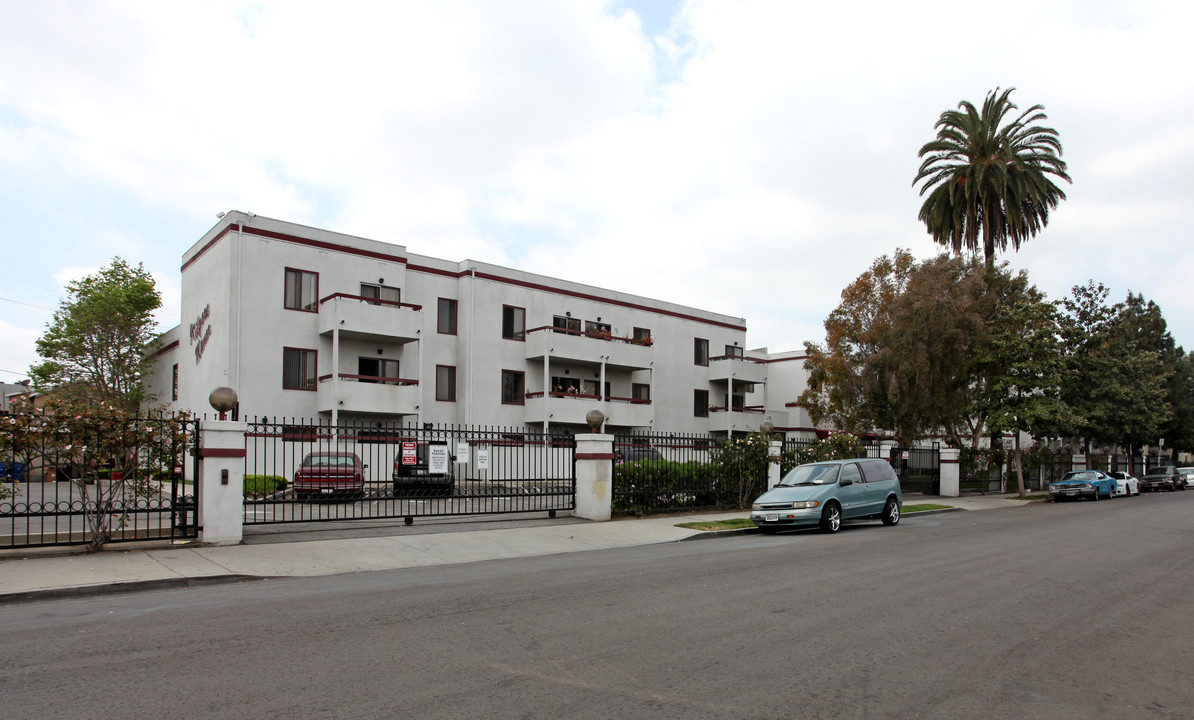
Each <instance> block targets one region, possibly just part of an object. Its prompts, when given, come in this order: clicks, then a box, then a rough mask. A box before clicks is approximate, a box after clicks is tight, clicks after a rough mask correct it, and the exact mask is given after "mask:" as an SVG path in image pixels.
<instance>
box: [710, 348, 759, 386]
mask: <svg viewBox="0 0 1194 720" xmlns="http://www.w3.org/2000/svg"><path fill="white" fill-rule="evenodd" d="M730 379H733V380H734V382H736V383H739V382H744V383H765V382H767V366H766V365H764V364H763V363H761V362H759V361H758V360H755V359H753V358H744V357H738V356H734V355H723V356H721V357H715V358H709V381H710V382H729V381H730Z"/></svg>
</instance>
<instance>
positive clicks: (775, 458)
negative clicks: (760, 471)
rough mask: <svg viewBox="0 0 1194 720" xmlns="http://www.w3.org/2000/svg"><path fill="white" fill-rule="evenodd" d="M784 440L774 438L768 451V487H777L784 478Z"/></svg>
mask: <svg viewBox="0 0 1194 720" xmlns="http://www.w3.org/2000/svg"><path fill="white" fill-rule="evenodd" d="M783 455H784V441H783V440H772V441H771V447H770V449H769V450H768V451H767V460H768V461H769V462H768V463H767V489H768V490H770V489H771V488H773V487H775V486H776V485H777V484H779V481H780V480H782V479H783V466H782V463H783Z"/></svg>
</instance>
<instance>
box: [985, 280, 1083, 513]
mask: <svg viewBox="0 0 1194 720" xmlns="http://www.w3.org/2000/svg"><path fill="white" fill-rule="evenodd" d="M1010 279H1011V280H1012V281H1011V282H1005V283H1001V284H1002V285H1003V286H1004V288H1006V289H1007V290H1009V291H1010V292H1009V293H1008V294H1007V296H1006V297H1005V301H1004V302H1003V303H1002V304H1001V305H1002V308H1003V312H1001V313H999V314H998V315H997V316H996V317H994V318H993V321H992V322H991V323H990V325H989V327H988V332H989V342H988V343H986V344H985V345H984V346H982V347H980V348H978V349H977V353H978V355H979V364H980V365H981V366H983V368H984V372H983V383H982V385H981V387H982V390H981V392H980V393H979V394H978V397H977V402H976V403H975V406H974V411H975V412H979V411H981V412H982V413H984V414H985V416H986V417H987V418H988V428H989V429H990V431H991V432H1010V433H1011V434H1012V447H1013V450H1014V453H1015V458H1016V478H1017V486H1018V491H1019V494H1020V497H1024V495H1025V484H1024V461H1023V448H1022V447H1021V444H1020V434H1021V433H1024V432H1027V433H1031V434H1033V435H1039V434H1047V429H1048V428H1052V427H1056V426H1058V425H1060V424H1064V423H1066V422H1068V421H1069V416H1070V409H1069V408H1068V407H1067V406H1066V404H1065V403H1063V402H1062V401H1061V397H1060V395H1061V377H1062V373H1063V371H1064V365H1063V362H1062V358H1061V355H1060V353H1059V352H1058V337H1057V311H1056V309H1055V308H1054V306H1053V305H1052V304H1050V303H1048V302H1046V301H1045V299H1044V296H1043V295H1042V294H1041V293H1040V291H1038V290H1037V289H1036V288H1035V287H1031V286H1028V285H1027V282H1026V279H1025V278H1024V276H1023V275H1019V276H1016V277H1015V278H1010Z"/></svg>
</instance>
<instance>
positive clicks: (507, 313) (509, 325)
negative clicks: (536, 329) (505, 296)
mask: <svg viewBox="0 0 1194 720" xmlns="http://www.w3.org/2000/svg"><path fill="white" fill-rule="evenodd" d="M526 330H527V311H526V309H525V308H520V307H515V306H513V305H503V306H502V337H503V338H505V339H507V340H526Z"/></svg>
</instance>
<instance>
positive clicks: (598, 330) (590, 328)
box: [585, 320, 613, 340]
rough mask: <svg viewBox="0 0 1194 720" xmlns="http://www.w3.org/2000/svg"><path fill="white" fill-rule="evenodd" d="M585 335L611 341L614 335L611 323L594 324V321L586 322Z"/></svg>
mask: <svg viewBox="0 0 1194 720" xmlns="http://www.w3.org/2000/svg"><path fill="white" fill-rule="evenodd" d="M585 333H586V334H588V335H592V336H596V337H599V338H602V339H603V340H609V339H610V336H611V335H613V333H612V332H611V330H610V326H609V323H603V322H593V321H592V320H585Z"/></svg>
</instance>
